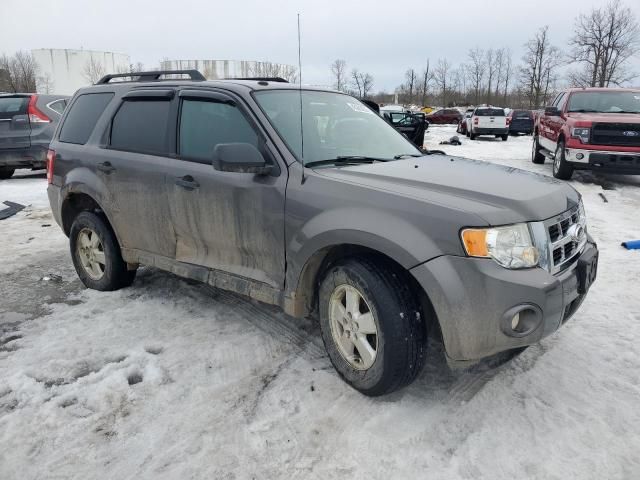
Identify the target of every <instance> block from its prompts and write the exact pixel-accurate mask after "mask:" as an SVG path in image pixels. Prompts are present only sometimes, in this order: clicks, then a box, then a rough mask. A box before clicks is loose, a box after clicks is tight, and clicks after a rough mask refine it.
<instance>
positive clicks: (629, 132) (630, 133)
mask: <svg viewBox="0 0 640 480" xmlns="http://www.w3.org/2000/svg"><path fill="white" fill-rule="evenodd" d="M622 135H624V136H625V137H637V136H638V135H640V132H634V131H633V130H625V131H624V132H622Z"/></svg>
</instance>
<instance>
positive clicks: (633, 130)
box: [591, 123, 640, 147]
mask: <svg viewBox="0 0 640 480" xmlns="http://www.w3.org/2000/svg"><path fill="white" fill-rule="evenodd" d="M591 143H593V144H596V145H621V146H627V147H638V146H640V123H594V124H593V127H591Z"/></svg>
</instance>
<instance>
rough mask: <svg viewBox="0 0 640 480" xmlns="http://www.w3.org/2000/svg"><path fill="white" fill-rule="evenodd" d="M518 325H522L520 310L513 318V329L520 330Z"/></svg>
mask: <svg viewBox="0 0 640 480" xmlns="http://www.w3.org/2000/svg"><path fill="white" fill-rule="evenodd" d="M518 325H520V312H518V313H516V314H515V315H514V316H513V318H512V319H511V330H515V331H518Z"/></svg>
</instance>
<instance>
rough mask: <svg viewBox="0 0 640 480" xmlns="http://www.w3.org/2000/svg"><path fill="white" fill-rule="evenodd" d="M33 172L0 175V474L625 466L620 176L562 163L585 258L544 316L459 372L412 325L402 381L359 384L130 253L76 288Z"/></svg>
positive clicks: (525, 154)
mask: <svg viewBox="0 0 640 480" xmlns="http://www.w3.org/2000/svg"><path fill="white" fill-rule="evenodd" d="M453 134H454V129H453V128H452V127H436V126H434V127H431V128H430V129H429V130H428V132H427V136H426V145H427V146H428V147H430V148H438V147H437V144H438V142H439V141H441V140H443V139H446V138H448V137H449V136H451V135H453ZM461 139H462V141H463V145H462V146H459V147H453V146H443V147H441V148H442V149H444V150H445V151H447V152H448V153H451V154H457V155H461V156H467V157H470V158H476V159H480V160H486V161H490V162H496V163H501V164H505V165H510V166H514V167H519V168H525V169H529V170H533V171H536V172H542V173H545V174H550V170H551V167H550V165H548V164H547V165H542V166H538V165H533V164H532V163H531V162H530V161H529V156H530V137H519V138H510V139H509V141H508V142H502V141H500V140H494V139H492V138H486V139H484V138H481V139H479V140H476V141H469V140H468V139H466V138H465V137H461ZM45 184H46V180H45V178H44V176H43V175H34V174H33V173H31V172H26V171H25V172H24V173H22V174H21V175H19V176H17V177H16V178H14V179H12V180H9V181H2V182H1V183H0V202H2V201H3V200H12V201H15V202H19V203H25V204H30V205H31V206H30V207H29V208H27V209H25V210H24V211H22V212H20V213H18V214H17V215H16V216H14V217H11V218H9V219H7V220H3V221H0V242H1V243H0V299H1V300H0V479H3V480H12V479H21V480H23V479H36V478H38V479H41V478H65V479H66V478H77V479H83V480H86V479H92V478H96V479H105V478H114V479H125V478H132V479H133V478H135V479H140V478H143V479H145V478H149V479H151V478H153V479H182V478H196V479H200V478H202V479H204V478H207V479H210V478H224V479H244V478H258V479H273V478H317V479H332V478H356V479H359V478H369V479H372V478H373V479H377V478H379V479H390V478H403V479H404V478H430V479H455V478H465V479H480V478H482V479H502V478H505V479H512V478H537V479H568V478H575V479H605V478H606V479H634V478H640V455H639V453H638V452H640V296H638V294H637V291H638V285H640V251H626V250H624V249H622V248H621V247H620V242H621V241H623V240H630V239H639V238H640V214H639V213H638V208H639V207H640V188H639V187H640V179H639V178H633V177H599V176H594V175H592V174H588V173H586V174H579V175H576V177H575V179H574V181H572V185H573V186H574V187H576V188H577V189H578V190H579V191H580V192H581V193H582V194H583V196H584V201H585V205H586V210H587V215H588V217H589V229H590V232H591V233H592V235H593V236H594V237H595V239H596V240H597V241H598V244H599V247H600V249H601V263H600V270H599V277H598V281H597V283H596V284H595V285H594V287H593V289H592V290H591V292H590V295H589V297H588V299H587V300H586V302H585V303H584V305H583V307H582V308H581V310H580V311H579V312H578V313H577V314H576V315H575V317H574V318H573V319H572V320H571V321H570V322H568V324H567V325H565V326H564V327H563V328H562V329H561V330H560V331H558V332H557V333H556V334H554V335H553V336H551V337H549V338H547V339H545V340H543V341H542V342H541V343H540V344H539V345H535V346H533V347H530V348H529V349H527V350H525V351H524V352H523V353H521V354H520V355H519V356H517V357H515V358H513V359H511V360H510V361H508V362H506V363H503V364H499V362H498V361H497V360H496V359H494V360H492V361H490V362H484V363H482V364H480V365H479V366H477V367H475V368H473V369H471V370H469V371H450V370H449V369H448V368H447V367H446V365H445V363H444V361H443V359H442V352H441V347H440V346H439V345H438V344H437V343H436V342H430V345H429V347H430V353H429V360H428V362H427V363H428V364H427V367H426V368H425V370H424V372H423V374H422V375H421V376H420V377H419V378H418V380H417V381H416V382H415V383H414V384H413V385H412V386H410V387H409V388H406V389H404V390H402V391H400V392H397V393H395V394H393V395H390V396H387V397H384V398H376V399H371V398H367V397H363V396H362V395H360V394H358V393H357V392H355V391H354V390H352V389H351V388H349V387H348V386H347V385H346V384H344V383H343V382H342V381H341V380H340V379H339V378H338V376H337V374H336V373H335V372H334V371H333V369H332V367H331V365H330V363H329V361H328V359H327V357H326V355H325V354H324V351H323V348H322V345H321V341H320V337H319V332H318V330H317V327H316V326H315V325H313V324H312V323H311V322H299V321H295V320H293V319H291V318H288V317H286V316H285V315H283V314H282V313H280V312H279V311H277V310H275V309H272V308H270V307H265V306H263V305H260V304H257V303H255V302H251V301H249V300H246V299H243V298H240V297H238V296H236V295H232V294H228V293H224V292H219V291H214V290H211V289H210V288H208V287H206V286H204V285H200V284H197V283H194V282H190V281H185V280H182V279H180V278H177V277H175V276H173V275H170V274H167V273H163V272H160V271H157V270H154V269H149V268H145V269H142V270H141V271H140V272H139V275H138V278H137V280H136V282H135V283H134V285H133V287H131V288H128V289H124V290H121V291H119V292H113V293H99V292H95V291H89V290H85V289H84V288H82V286H81V285H80V282H79V281H78V280H77V278H76V275H75V272H74V271H73V267H72V265H71V261H70V258H69V254H68V247H67V239H66V237H64V235H63V234H62V233H61V232H60V229H59V228H58V227H57V225H56V224H55V222H54V221H53V219H52V218H51V215H50V213H49V210H48V203H47V200H46V192H45ZM601 193H602V194H604V195H605V197H606V199H607V200H608V203H605V202H604V200H603V199H602V197H601V196H600V195H599V194H601ZM50 274H57V275H60V276H61V277H62V278H61V280H60V281H57V280H56V278H55V277H50V276H49V275H50ZM43 277H46V278H49V280H48V281H47V280H42V278H43Z"/></svg>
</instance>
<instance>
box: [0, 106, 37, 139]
mask: <svg viewBox="0 0 640 480" xmlns="http://www.w3.org/2000/svg"><path fill="white" fill-rule="evenodd" d="M30 98H31V96H30V95H20V94H17V95H1V96H0V151H1V150H6V149H10V148H11V149H14V148H29V147H30V146H31V126H30V124H29V114H28V107H29V99H30Z"/></svg>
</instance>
